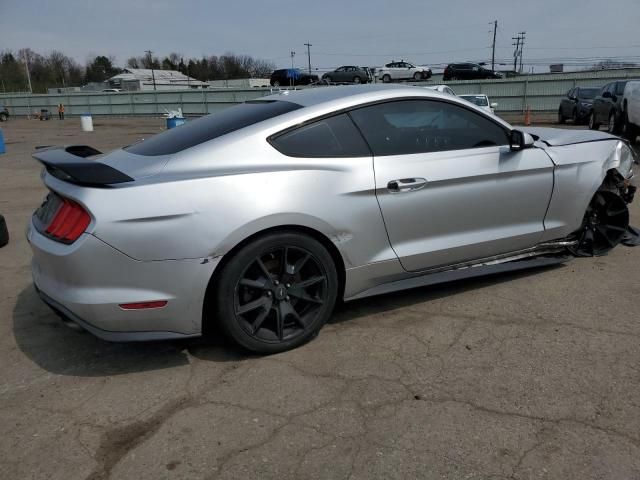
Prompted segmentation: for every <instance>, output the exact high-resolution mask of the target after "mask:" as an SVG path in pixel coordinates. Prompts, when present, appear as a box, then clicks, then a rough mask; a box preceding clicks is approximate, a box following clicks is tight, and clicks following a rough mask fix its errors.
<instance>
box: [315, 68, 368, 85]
mask: <svg viewBox="0 0 640 480" xmlns="http://www.w3.org/2000/svg"><path fill="white" fill-rule="evenodd" d="M322 79H323V80H326V81H327V82H335V83H369V82H370V81H371V71H370V70H369V69H368V68H366V67H357V66H354V65H343V66H342V67H338V68H336V69H335V70H334V71H332V72H327V73H325V74H324V75H322Z"/></svg>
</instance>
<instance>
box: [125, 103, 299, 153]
mask: <svg viewBox="0 0 640 480" xmlns="http://www.w3.org/2000/svg"><path fill="white" fill-rule="evenodd" d="M299 108H302V106H301V105H298V104H296V103H291V102H284V101H281V100H254V101H249V102H245V103H241V104H240V105H235V106H233V107H229V108H227V109H225V110H223V111H221V112H219V113H214V114H211V115H207V116H205V117H201V118H198V119H197V120H193V121H189V122H187V123H185V124H184V125H181V126H179V127H176V128H172V129H171V130H166V131H164V132H162V133H159V134H158V135H154V136H153V137H151V138H149V139H147V140H143V141H141V142H138V143H134V144H133V145H129V146H128V147H125V150H126V151H128V152H130V153H133V154H136V155H150V156H154V155H170V154H172V153H177V152H181V151H182V150H185V149H187V148H191V147H194V146H196V145H200V144H201V143H204V142H207V141H209V140H213V139H214V138H218V137H221V136H222V135H226V134H227V133H231V132H235V131H236V130H240V129H241V128H244V127H248V126H249V125H253V124H255V123H258V122H262V121H264V120H268V119H270V118H273V117H277V116H278V115H283V114H285V113H288V112H291V111H293V110H297V109H299Z"/></svg>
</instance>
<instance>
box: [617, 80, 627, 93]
mask: <svg viewBox="0 0 640 480" xmlns="http://www.w3.org/2000/svg"><path fill="white" fill-rule="evenodd" d="M625 85H626V82H618V83H616V91H615V94H616V95H618V96H619V95H622V94H623V93H624V86H625Z"/></svg>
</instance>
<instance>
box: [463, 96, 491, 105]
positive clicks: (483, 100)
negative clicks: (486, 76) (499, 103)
mask: <svg viewBox="0 0 640 480" xmlns="http://www.w3.org/2000/svg"><path fill="white" fill-rule="evenodd" d="M460 98H464V99H465V100H466V101H468V102H471V103H473V104H474V105H477V106H478V107H488V106H489V102H488V101H487V97H485V96H484V95H460Z"/></svg>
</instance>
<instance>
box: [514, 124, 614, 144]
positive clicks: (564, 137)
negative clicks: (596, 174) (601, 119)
mask: <svg viewBox="0 0 640 480" xmlns="http://www.w3.org/2000/svg"><path fill="white" fill-rule="evenodd" d="M524 131H525V132H527V133H530V134H531V135H533V136H534V138H535V139H536V140H540V141H542V142H544V143H546V144H547V145H549V146H551V147H558V146H562V145H574V144H576V143H588V142H601V141H604V140H616V139H617V138H618V137H615V136H613V135H609V134H608V133H605V132H599V131H593V130H569V129H563V128H544V127H527V128H525V129H524Z"/></svg>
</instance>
